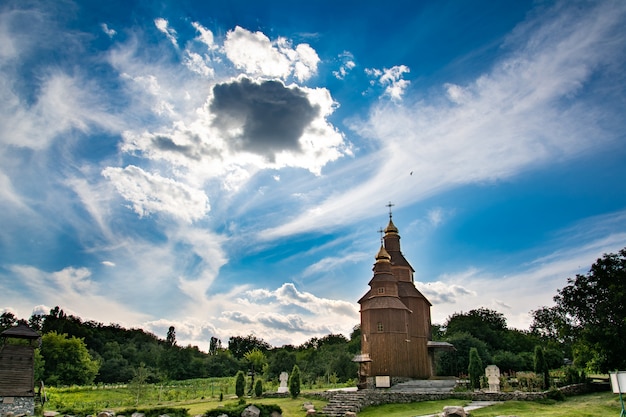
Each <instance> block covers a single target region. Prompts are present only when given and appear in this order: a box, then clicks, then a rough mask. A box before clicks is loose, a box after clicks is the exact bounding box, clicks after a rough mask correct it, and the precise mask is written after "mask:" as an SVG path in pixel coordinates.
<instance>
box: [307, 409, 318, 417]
mask: <svg viewBox="0 0 626 417" xmlns="http://www.w3.org/2000/svg"><path fill="white" fill-rule="evenodd" d="M306 415H307V416H316V415H317V411H315V408H309V409H308V410H306Z"/></svg>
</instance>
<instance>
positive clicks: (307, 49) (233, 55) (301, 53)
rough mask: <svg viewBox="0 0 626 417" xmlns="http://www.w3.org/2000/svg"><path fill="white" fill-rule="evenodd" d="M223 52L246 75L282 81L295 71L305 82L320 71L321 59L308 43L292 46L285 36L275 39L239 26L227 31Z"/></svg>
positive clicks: (298, 77) (297, 77) (297, 76)
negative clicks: (318, 67) (271, 39)
mask: <svg viewBox="0 0 626 417" xmlns="http://www.w3.org/2000/svg"><path fill="white" fill-rule="evenodd" d="M224 51H225V52H226V56H227V57H228V59H229V60H230V61H231V62H232V63H233V64H234V65H235V67H237V68H239V69H241V70H243V71H245V73H246V74H249V75H255V76H256V75H258V76H266V77H276V78H280V79H282V80H286V79H287V77H288V76H289V75H291V74H293V75H294V76H295V77H296V79H297V80H299V81H305V80H307V79H309V78H310V77H311V76H313V75H314V74H316V73H317V65H318V63H319V61H320V59H319V57H318V56H317V53H316V52H315V50H314V49H313V48H311V46H310V45H308V44H299V45H297V46H296V48H295V49H293V48H292V46H291V44H290V42H289V41H287V40H286V39H285V38H278V39H277V40H275V41H273V42H272V41H270V39H269V38H268V37H267V36H266V35H265V34H263V33H262V32H250V31H249V30H246V29H244V28H242V27H240V26H237V27H235V29H234V30H231V31H229V32H228V33H227V34H226V39H225V40H224Z"/></svg>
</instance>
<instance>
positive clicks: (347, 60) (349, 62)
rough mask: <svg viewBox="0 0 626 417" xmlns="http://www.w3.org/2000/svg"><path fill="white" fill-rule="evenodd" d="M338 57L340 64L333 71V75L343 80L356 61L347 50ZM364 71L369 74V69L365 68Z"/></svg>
mask: <svg viewBox="0 0 626 417" xmlns="http://www.w3.org/2000/svg"><path fill="white" fill-rule="evenodd" d="M339 58H340V59H341V61H342V64H341V66H340V67H339V69H338V70H337V71H333V75H334V76H335V78H337V79H338V80H343V79H344V78H346V75H348V74H349V73H350V71H352V70H353V69H354V68H355V67H356V62H354V55H352V54H351V53H350V52H348V51H344V52H343V53H342V54H341V55H339ZM366 73H368V74H369V70H367V69H366Z"/></svg>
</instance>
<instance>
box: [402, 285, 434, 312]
mask: <svg viewBox="0 0 626 417" xmlns="http://www.w3.org/2000/svg"><path fill="white" fill-rule="evenodd" d="M398 295H399V296H400V297H402V298H405V297H415V298H423V299H424V300H426V302H427V303H428V305H431V306H432V304H431V303H430V301H428V299H427V298H426V297H425V296H424V294H422V293H421V292H420V291H419V290H418V289H417V288H415V284H413V283H412V282H406V281H398Z"/></svg>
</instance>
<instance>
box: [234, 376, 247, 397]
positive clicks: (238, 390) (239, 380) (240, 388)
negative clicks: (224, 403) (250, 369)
mask: <svg viewBox="0 0 626 417" xmlns="http://www.w3.org/2000/svg"><path fill="white" fill-rule="evenodd" d="M245 389H246V377H245V375H244V374H243V371H239V372H237V376H236V377H235V395H237V397H239V398H241V397H243V394H244V391H245Z"/></svg>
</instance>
